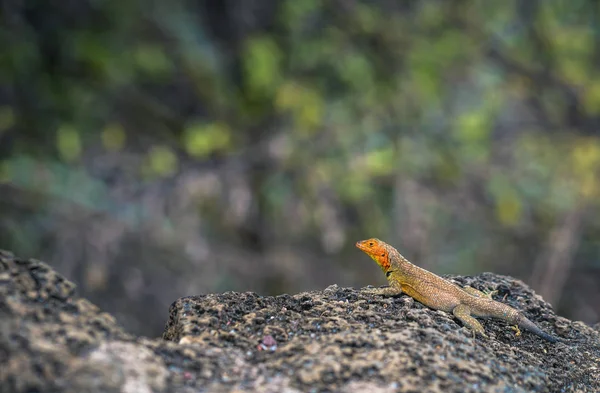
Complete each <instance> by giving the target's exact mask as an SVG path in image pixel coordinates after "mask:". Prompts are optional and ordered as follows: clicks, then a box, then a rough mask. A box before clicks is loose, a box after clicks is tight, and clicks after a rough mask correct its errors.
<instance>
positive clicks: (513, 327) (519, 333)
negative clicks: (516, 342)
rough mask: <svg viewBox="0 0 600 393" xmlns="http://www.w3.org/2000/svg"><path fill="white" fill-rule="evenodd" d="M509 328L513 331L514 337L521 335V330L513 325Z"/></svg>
mask: <svg viewBox="0 0 600 393" xmlns="http://www.w3.org/2000/svg"><path fill="white" fill-rule="evenodd" d="M510 328H511V329H512V330H514V331H515V336H517V337H519V336H520V335H521V329H519V326H518V325H513V326H511V327H510Z"/></svg>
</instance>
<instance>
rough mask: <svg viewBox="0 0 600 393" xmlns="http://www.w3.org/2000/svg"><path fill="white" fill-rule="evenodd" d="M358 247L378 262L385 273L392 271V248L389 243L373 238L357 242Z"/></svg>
mask: <svg viewBox="0 0 600 393" xmlns="http://www.w3.org/2000/svg"><path fill="white" fill-rule="evenodd" d="M356 247H357V248H358V249H359V250H361V251H363V252H364V253H365V254H367V255H368V256H370V257H371V258H372V259H373V260H374V261H375V262H377V264H378V265H379V267H381V270H383V271H384V272H387V271H388V270H389V269H390V267H391V262H390V250H389V248H390V246H389V245H388V244H387V243H385V242H383V241H381V240H379V239H376V238H371V239H367V240H361V241H359V242H356Z"/></svg>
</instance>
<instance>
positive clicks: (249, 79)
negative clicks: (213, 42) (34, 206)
mask: <svg viewBox="0 0 600 393" xmlns="http://www.w3.org/2000/svg"><path fill="white" fill-rule="evenodd" d="M244 52H245V53H244V55H243V56H242V61H243V64H244V73H245V76H246V83H247V86H248V89H249V92H250V94H251V95H252V96H254V97H264V96H270V95H271V94H272V93H273V92H274V91H275V88H276V86H277V85H279V83H280V80H281V75H280V62H281V57H282V55H281V50H280V49H279V47H278V46H277V44H276V43H275V41H274V40H273V39H272V38H270V37H268V36H260V37H253V38H249V39H248V40H247V41H246V48H245V51H244Z"/></svg>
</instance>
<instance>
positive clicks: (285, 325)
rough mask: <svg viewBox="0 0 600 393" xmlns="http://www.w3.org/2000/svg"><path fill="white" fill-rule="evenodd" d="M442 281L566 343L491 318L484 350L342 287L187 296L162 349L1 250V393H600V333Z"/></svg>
mask: <svg viewBox="0 0 600 393" xmlns="http://www.w3.org/2000/svg"><path fill="white" fill-rule="evenodd" d="M448 278H451V279H453V280H454V281H455V282H457V283H458V284H460V285H471V286H474V287H476V288H479V289H482V290H487V289H499V291H500V293H499V294H498V295H497V296H496V299H499V300H502V299H503V298H504V297H505V299H504V301H505V302H506V303H508V304H510V305H512V306H513V307H516V308H519V309H520V310H522V311H524V312H525V314H526V315H527V316H528V317H529V318H530V319H532V320H533V321H534V322H535V323H537V324H538V325H539V326H540V327H542V328H543V329H544V330H545V331H547V332H549V333H552V334H554V335H557V336H559V337H562V338H565V339H568V343H566V344H565V343H558V344H551V343H548V342H546V341H544V340H543V339H541V338H539V337H537V336H535V335H533V334H531V333H529V332H523V334H522V335H521V336H520V337H515V335H514V332H513V331H512V330H510V329H509V327H508V326H507V325H506V324H505V323H503V322H499V321H494V320H487V321H483V324H484V327H485V329H486V331H487V333H488V335H489V336H490V338H489V339H482V338H473V337H472V335H471V332H470V331H468V330H467V329H465V328H463V327H461V326H460V323H459V322H458V321H457V320H456V319H454V318H453V317H452V316H451V315H449V314H447V313H444V312H439V311H433V310H430V309H428V308H426V307H424V306H422V305H420V304H419V303H417V302H414V301H413V300H412V299H410V298H408V297H406V296H400V297H396V298H382V297H379V296H372V295H364V294H362V293H360V292H358V291H356V290H354V289H350V288H339V287H337V286H335V285H333V286H331V287H329V288H327V289H325V290H324V291H315V292H307V293H300V294H297V295H294V296H290V295H281V296H276V297H262V296H258V295H256V294H254V293H233V292H227V293H224V294H220V295H205V296H192V297H186V298H182V299H179V300H177V301H176V302H174V303H173V305H172V306H171V309H170V317H169V320H168V323H167V326H166V328H165V332H164V335H163V338H156V339H148V338H142V337H134V336H132V335H129V334H127V333H126V332H124V331H123V330H122V329H121V328H120V327H119V326H118V325H117V323H116V322H115V320H114V318H113V317H111V316H110V315H109V314H106V313H103V312H102V311H101V310H99V309H98V308H97V307H95V306H94V305H93V304H91V303H90V302H88V301H87V300H85V299H81V298H78V297H77V296H76V295H75V294H74V289H75V285H74V284H73V283H71V282H69V281H67V280H65V279H64V278H63V277H61V276H60V275H59V274H57V273H56V272H55V271H53V270H52V269H51V268H50V267H49V266H48V265H46V264H44V263H43V262H40V261H36V260H21V259H18V258H15V257H13V256H12V255H11V254H10V253H6V252H1V251H0V392H183V393H187V392H190V393H191V392H202V391H207V392H230V391H269V392H334V391H336V392H338V391H339V392H362V391H369V392H371V393H375V392H423V391H432V392H436V391H439V392H531V391H536V392H559V391H560V392H598V391H600V339H599V338H600V333H599V332H598V327H599V325H598V324H597V325H595V327H594V328H592V327H590V326H587V325H585V324H583V323H580V322H572V321H569V320H566V319H565V318H562V317H559V316H557V315H555V314H554V313H553V311H552V310H551V308H550V307H549V305H548V304H547V303H545V302H544V301H543V300H542V299H541V298H540V297H538V296H536V295H535V294H534V293H533V292H532V291H531V290H530V289H529V288H528V287H527V286H525V285H524V284H523V283H522V282H520V281H517V280H514V279H511V278H509V277H503V276H497V275H493V274H487V273H486V274H482V275H479V276H476V277H449V276H448ZM165 311H166V310H165Z"/></svg>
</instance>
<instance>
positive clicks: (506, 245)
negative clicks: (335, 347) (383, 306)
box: [0, 0, 600, 336]
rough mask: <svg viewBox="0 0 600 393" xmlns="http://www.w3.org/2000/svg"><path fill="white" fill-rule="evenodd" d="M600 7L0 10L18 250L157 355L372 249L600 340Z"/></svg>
mask: <svg viewBox="0 0 600 393" xmlns="http://www.w3.org/2000/svg"><path fill="white" fill-rule="evenodd" d="M599 4H600V3H598V2H596V1H592V0H589V1H585V0H571V1H568V2H566V1H550V0H547V1H541V0H510V1H509V0H504V1H493V2H482V1H475V0H452V1H449V0H420V1H416V0H414V1H397V0H371V1H359V0H328V1H317V0H279V1H275V0H220V1H208V0H173V1H168V2H167V1H147V0H127V1H123V0H103V1H100V0H77V1H73V0H64V1H61V2H47V1H42V0H25V1H11V0H5V1H1V2H0V23H1V26H2V27H1V28H0V48H1V49H0V214H1V216H0V248H4V249H8V250H11V251H13V252H15V253H16V254H17V255H19V256H22V257H35V258H39V259H42V260H45V261H47V262H49V263H50V264H52V265H53V266H54V267H55V268H56V269H57V270H58V271H59V272H61V273H62V274H64V275H65V276H67V277H68V278H69V279H71V280H73V281H74V282H76V283H77V284H78V287H79V293H80V294H81V295H82V296H85V297H88V298H89V299H91V300H92V301H93V302H94V303H96V304H98V305H99V306H100V307H102V308H103V309H105V310H106V311H108V312H111V313H112V314H113V315H115V316H116V317H117V319H118V320H119V321H120V322H121V323H122V324H123V325H124V326H125V327H126V328H127V329H128V330H129V331H131V332H133V333H137V334H143V335H148V336H158V335H160V334H161V332H162V329H163V327H164V324H165V322H166V320H167V315H168V314H167V313H168V307H169V305H170V304H171V303H172V302H173V301H175V300H176V299H177V298H178V297H181V296H187V295H197V294H202V293H211V292H222V291H227V290H235V291H256V292H258V293H259V294H263V295H275V294H281V293H290V294H292V293H297V292H299V291H303V290H312V289H324V288H325V287H327V286H328V285H330V284H334V283H336V284H338V285H341V286H354V287H362V286H366V285H369V284H371V285H382V284H384V283H385V278H384V276H383V275H382V274H381V271H380V270H379V268H378V267H377V266H376V265H375V264H374V263H373V262H372V261H371V260H370V259H369V258H368V257H367V256H366V255H364V254H363V253H362V252H360V251H358V250H357V249H356V248H355V247H354V243H355V242H356V241H357V240H361V239H365V238H368V237H379V238H381V239H384V240H386V241H387V242H389V243H391V244H393V245H394V246H396V247H397V248H398V249H399V250H400V252H401V253H403V254H404V255H405V256H406V257H407V258H409V259H410V260H411V261H413V262H415V263H416V264H418V265H420V266H422V267H424V268H426V269H429V270H432V271H434V272H436V273H438V274H445V273H454V274H463V275H473V274H477V273H480V272H484V271H492V272H496V273H500V274H507V275H512V276H514V277H517V278H519V279H522V280H523V281H524V282H526V283H527V284H529V285H530V286H532V287H533V288H534V289H535V290H536V291H537V293H539V294H541V295H542V296H543V297H544V298H545V299H546V300H547V301H549V302H550V303H552V305H553V307H554V308H555V310H557V312H558V313H559V314H560V315H563V316H565V317H568V318H571V319H576V320H582V321H585V322H587V323H595V322H598V321H599V320H600V261H599V260H598V256H599V255H600V220H599V219H598V217H599V213H600V206H599V203H598V200H599V196H600V181H599V179H598V169H599V167H600V132H599V130H600V68H599V67H598V64H600V63H599V62H600V29H599V26H600V5H599Z"/></svg>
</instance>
